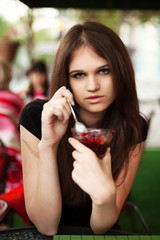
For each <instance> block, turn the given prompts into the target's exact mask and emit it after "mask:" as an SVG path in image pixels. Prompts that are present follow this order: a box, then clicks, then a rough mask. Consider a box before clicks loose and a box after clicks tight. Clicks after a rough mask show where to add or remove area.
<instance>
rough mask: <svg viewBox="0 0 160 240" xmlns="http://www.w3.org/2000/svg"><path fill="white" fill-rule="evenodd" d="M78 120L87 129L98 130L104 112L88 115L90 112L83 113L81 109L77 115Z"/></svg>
mask: <svg viewBox="0 0 160 240" xmlns="http://www.w3.org/2000/svg"><path fill="white" fill-rule="evenodd" d="M79 115H80V116H79V118H80V119H79V120H80V121H82V122H83V123H84V124H85V126H86V127H88V128H98V127H100V125H101V123H102V120H103V117H104V115H105V111H104V112H98V113H90V112H86V111H85V112H84V111H83V109H81V111H80V113H79Z"/></svg>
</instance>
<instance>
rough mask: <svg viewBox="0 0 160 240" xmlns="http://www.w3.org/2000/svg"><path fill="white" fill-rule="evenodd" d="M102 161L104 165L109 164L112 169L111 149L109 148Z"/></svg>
mask: <svg viewBox="0 0 160 240" xmlns="http://www.w3.org/2000/svg"><path fill="white" fill-rule="evenodd" d="M102 161H103V162H104V163H107V164H109V165H110V167H111V154H110V148H109V147H108V148H107V150H106V153H105V155H104V157H103V158H102Z"/></svg>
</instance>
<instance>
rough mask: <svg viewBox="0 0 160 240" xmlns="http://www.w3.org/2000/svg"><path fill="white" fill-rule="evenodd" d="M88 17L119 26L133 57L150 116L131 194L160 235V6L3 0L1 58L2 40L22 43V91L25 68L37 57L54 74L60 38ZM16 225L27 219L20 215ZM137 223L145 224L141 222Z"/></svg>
mask: <svg viewBox="0 0 160 240" xmlns="http://www.w3.org/2000/svg"><path fill="white" fill-rule="evenodd" d="M85 20H94V21H100V22H102V23H104V24H106V25H107V26H109V27H111V28H112V29H114V30H115V31H116V32H117V34H118V35H119V36H120V37H121V39H122V40H123V42H124V43H125V45H126V47H127V49H128V51H129V54H130V56H131V59H132V62H133V65H134V69H135V76H136V84H137V92H138V98H139V103H140V110H141V112H142V113H143V114H145V115H146V116H147V117H148V118H149V120H150V125H149V133H148V138H147V141H146V145H145V151H144V154H143V157H142V161H141V165H140V169H139V171H138V174H137V176H136V179H135V183H134V185H133V188H132V191H131V197H132V200H133V201H134V202H136V204H137V205H138V206H139V208H140V209H141V211H142V212H143V215H144V217H145V219H146V220H147V222H148V224H149V225H150V228H151V230H152V232H153V233H154V234H159V235H160V228H159V226H158V225H159V224H158V219H159V216H160V206H159V202H160V192H159V187H158V183H159V182H160V175H159V170H160V127H159V122H160V8H159V9H121V8H118V9H104V8H102V9H81V8H75V7H73V8H72V7H69V8H66V9H65V8H53V7H36V8H29V7H28V6H27V5H26V4H24V3H23V2H22V1H19V0H0V56H1V55H3V54H5V53H3V51H2V48H1V42H2V40H3V41H4V40H6V41H7V40H9V41H13V42H18V47H17V48H16V50H15V52H14V53H13V56H12V57H11V62H12V66H13V77H12V80H11V83H10V89H11V90H12V91H13V92H15V93H19V92H21V91H22V90H23V89H25V88H27V86H28V81H29V80H28V78H27V77H26V76H25V72H26V70H27V69H28V67H29V66H30V65H31V63H32V61H33V60H42V61H44V62H45V63H46V65H47V69H48V73H49V78H50V75H51V70H52V65H53V63H54V55H55V53H56V50H57V47H58V45H59V42H60V40H61V38H62V37H63V35H64V34H65V32H66V31H67V30H68V29H69V28H70V27H71V26H72V25H74V24H75V23H79V22H83V21H85ZM5 51H7V50H5ZM13 51H14V50H13ZM10 52H11V50H10ZM126 218H127V217H126V216H124V215H123V214H122V216H121V217H120V221H121V222H120V224H121V225H122V226H123V227H124V226H125V227H126V228H128V229H130V226H126V225H127V223H126V222H127V221H126ZM137 224H138V223H137ZM16 225H23V223H22V222H21V221H20V220H19V219H18V218H16V217H15V226H16ZM138 227H139V228H141V226H140V224H139V225H138Z"/></svg>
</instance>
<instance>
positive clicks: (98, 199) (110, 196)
mask: <svg viewBox="0 0 160 240" xmlns="http://www.w3.org/2000/svg"><path fill="white" fill-rule="evenodd" d="M91 199H92V204H94V205H95V206H99V207H102V206H105V205H106V204H112V203H115V200H116V189H115V186H114V187H112V188H110V189H105V190H104V191H103V190H102V191H101V193H100V192H99V193H98V194H96V195H95V196H91Z"/></svg>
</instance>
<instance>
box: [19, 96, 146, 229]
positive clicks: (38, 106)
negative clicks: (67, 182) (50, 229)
mask: <svg viewBox="0 0 160 240" xmlns="http://www.w3.org/2000/svg"><path fill="white" fill-rule="evenodd" d="M46 101H47V100H42V99H36V100H34V101H32V102H30V103H28V104H27V105H26V106H25V107H24V108H23V110H22V112H21V116H20V120H19V126H20V124H21V125H22V126H23V127H25V128H26V129H27V130H28V131H29V132H31V133H32V134H33V135H34V136H36V137H37V138H38V139H41V113H42V110H43V105H44V103H45V102H46ZM142 120H143V130H142V141H144V140H145V139H146V137H147V131H148V126H147V123H146V121H145V120H144V118H142ZM91 209H92V204H91V202H89V203H88V204H87V205H86V206H83V207H79V208H73V207H68V206H66V205H63V206H62V217H61V222H60V225H68V226H82V227H83V226H84V227H89V226H90V215H91Z"/></svg>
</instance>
